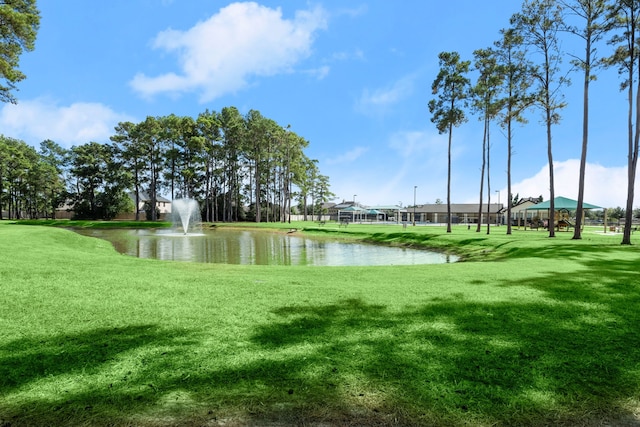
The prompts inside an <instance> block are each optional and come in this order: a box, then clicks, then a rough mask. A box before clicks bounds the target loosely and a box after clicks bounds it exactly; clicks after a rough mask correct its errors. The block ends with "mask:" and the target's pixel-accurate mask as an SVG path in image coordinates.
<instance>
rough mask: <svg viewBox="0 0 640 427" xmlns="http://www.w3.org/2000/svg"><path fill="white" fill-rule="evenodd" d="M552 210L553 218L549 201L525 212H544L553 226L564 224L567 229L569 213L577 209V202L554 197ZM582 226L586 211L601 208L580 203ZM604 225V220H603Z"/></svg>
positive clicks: (569, 222) (528, 208)
mask: <svg viewBox="0 0 640 427" xmlns="http://www.w3.org/2000/svg"><path fill="white" fill-rule="evenodd" d="M553 208H554V210H555V212H553V217H552V215H551V212H549V210H550V209H551V201H550V200H547V201H545V202H540V203H537V204H535V205H533V206H529V207H527V210H530V211H543V210H546V211H547V212H548V218H549V219H550V220H551V218H553V226H555V227H558V228H559V227H560V226H561V225H560V224H561V223H563V224H564V226H565V227H567V229H568V228H569V226H572V225H573V224H572V223H571V219H570V218H569V212H570V211H575V210H576V209H578V201H577V200H573V199H569V198H567V197H556V198H554V199H553ZM582 209H584V210H583V211H582V224H583V225H584V211H585V210H587V209H603V208H602V207H601V206H596V205H592V204H591V203H584V202H583V203H582ZM605 223H606V220H605Z"/></svg>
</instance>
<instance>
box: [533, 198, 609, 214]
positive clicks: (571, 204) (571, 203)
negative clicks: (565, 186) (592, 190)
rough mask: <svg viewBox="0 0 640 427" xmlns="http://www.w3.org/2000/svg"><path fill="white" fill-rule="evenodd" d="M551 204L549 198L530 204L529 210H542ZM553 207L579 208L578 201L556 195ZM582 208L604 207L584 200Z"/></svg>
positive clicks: (572, 209)
mask: <svg viewBox="0 0 640 427" xmlns="http://www.w3.org/2000/svg"><path fill="white" fill-rule="evenodd" d="M550 205H551V201H550V200H547V201H546V202H541V203H538V204H536V205H533V206H529V207H528V208H527V210H530V211H540V210H544V209H549V208H550V207H551V206H550ZM553 207H554V209H556V210H558V209H567V210H571V211H574V210H576V209H577V208H578V201H577V200H573V199H569V198H567V197H556V198H555V199H553ZM582 208H583V209H602V207H601V206H596V205H592V204H590V203H584V202H583V203H582Z"/></svg>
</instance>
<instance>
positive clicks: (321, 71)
mask: <svg viewBox="0 0 640 427" xmlns="http://www.w3.org/2000/svg"><path fill="white" fill-rule="evenodd" d="M329 71H331V67H329V66H328V65H323V66H321V67H318V68H314V69H311V70H306V71H304V72H305V73H306V74H308V75H310V76H312V77H315V78H316V79H318V80H322V79H324V78H325V77H327V76H328V75H329Z"/></svg>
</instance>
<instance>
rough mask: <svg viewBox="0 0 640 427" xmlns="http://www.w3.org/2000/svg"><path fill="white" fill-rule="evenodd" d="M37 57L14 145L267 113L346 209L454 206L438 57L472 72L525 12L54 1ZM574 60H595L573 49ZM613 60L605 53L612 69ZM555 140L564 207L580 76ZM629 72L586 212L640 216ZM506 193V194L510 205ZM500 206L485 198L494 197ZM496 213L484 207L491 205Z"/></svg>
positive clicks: (612, 86)
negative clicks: (438, 120)
mask: <svg viewBox="0 0 640 427" xmlns="http://www.w3.org/2000/svg"><path fill="white" fill-rule="evenodd" d="M39 8H40V10H41V17H42V18H41V19H42V21H41V28H40V31H39V34H38V39H37V43H36V49H35V51H33V52H30V53H27V54H24V55H23V56H22V58H21V64H20V68H21V70H22V71H23V72H25V74H27V79H26V80H25V81H23V82H21V83H20V84H19V91H18V92H17V96H18V100H19V103H18V105H2V106H0V132H1V133H3V134H5V135H7V136H11V137H15V138H19V139H22V140H24V141H26V142H28V143H30V144H33V145H34V146H38V145H39V143H40V142H41V141H42V140H44V139H52V140H54V141H56V142H58V143H59V144H61V145H62V146H65V147H71V146H72V145H79V144H84V143H87V142H90V141H97V142H108V141H109V136H110V135H112V133H113V127H114V126H115V125H116V124H117V123H118V122H119V121H124V120H131V121H141V120H143V119H144V118H145V117H146V116H148V115H151V116H161V115H167V114H171V113H174V114H176V115H190V116H193V117H196V116H197V115H198V113H200V112H203V111H204V110H205V109H209V110H215V111H220V110H221V109H222V108H223V107H225V106H236V107H238V108H239V109H240V111H241V112H242V113H246V112H248V111H249V110H250V109H256V110H259V111H260V112H261V113H262V114H263V115H264V116H266V117H269V118H271V119H274V120H275V121H277V122H278V123H279V124H280V125H282V126H287V125H288V124H290V125H291V128H292V130H294V131H295V132H296V133H297V134H298V135H300V136H302V137H304V138H306V139H307V140H308V141H309V142H310V145H309V148H308V150H307V155H308V156H309V157H311V158H314V159H317V160H318V162H319V167H320V170H321V172H322V173H323V174H325V175H328V176H329V177H330V182H331V189H332V191H333V192H334V193H335V194H336V201H340V200H343V199H345V200H352V199H353V198H354V195H355V198H356V201H357V202H360V203H363V204H365V205H369V206H371V205H382V204H398V203H402V204H403V205H409V204H413V197H414V186H417V190H416V201H417V203H418V204H421V203H433V202H434V201H435V200H436V199H441V200H443V201H446V195H447V194H446V178H447V167H446V164H447V163H446V160H447V157H446V156H447V150H446V147H447V136H446V135H439V134H438V132H437V130H436V128H435V126H434V125H433V123H431V121H430V114H429V111H428V108H427V104H428V102H429V100H430V99H431V98H432V97H433V95H432V94H431V83H432V82H433V80H434V78H435V77H436V75H437V73H438V58H437V55H438V53H439V52H441V51H451V50H455V51H458V52H460V54H461V56H462V57H463V58H465V59H471V57H472V52H473V51H474V50H475V49H479V48H486V47H488V46H490V45H492V43H493V42H494V41H495V40H496V39H497V38H498V36H499V30H500V29H502V28H506V27H508V25H509V17H510V16H511V15H512V14H513V13H515V12H518V11H519V9H520V2H519V1H517V0H491V1H485V2H479V1H477V0H451V1H447V2H442V1H431V0H428V1H425V0H398V1H388V0H362V1H357V0H356V1H345V0H327V1H320V2H303V1H299V0H281V1H271V0H264V1H259V2H255V3H252V2H237V3H231V2H226V1H212V0H211V1H205V0H179V1H178V0H112V1H109V2H90V3H87V2H86V1H84V0H62V1H40V2H39ZM563 40H564V41H563V48H564V49H565V50H566V51H567V54H566V58H567V60H566V61H565V65H567V66H569V59H570V55H571V54H574V55H579V54H580V53H581V48H582V46H581V45H580V44H579V43H578V41H577V40H576V39H574V38H572V37H571V36H568V35H567V36H565V37H564V38H563ZM608 51H609V47H608V46H606V44H603V45H602V46H600V52H601V54H603V55H604V54H606V53H608ZM571 77H572V80H573V81H574V83H573V85H572V86H571V87H569V88H567V89H566V90H565V97H566V101H567V102H568V107H567V108H566V109H565V110H564V111H563V112H562V121H561V123H560V125H559V126H556V127H555V128H554V160H555V171H556V195H562V196H566V197H571V198H576V197H577V181H578V159H579V157H580V146H581V129H582V104H581V100H582V84H581V76H580V74H579V73H574V74H572V75H571ZM619 84H620V80H619V78H618V75H617V71H616V70H603V71H600V72H599V76H598V80H597V81H596V82H594V83H593V84H592V93H591V99H592V104H591V128H590V146H589V156H588V162H589V166H588V168H587V189H586V195H585V201H587V202H589V203H593V204H596V205H601V206H606V207H613V206H624V205H625V202H626V152H627V151H626V150H627V148H626V147H627V145H626V144H627V142H626V132H627V131H626V127H625V126H626V124H625V121H626V99H625V95H624V94H622V93H620V92H619ZM544 132H545V131H544V127H543V125H542V123H541V121H540V116H539V113H537V112H531V113H530V114H529V124H527V125H524V126H519V127H517V128H516V129H515V139H514V150H513V151H514V156H513V165H512V169H513V170H512V183H513V193H514V194H516V193H518V194H519V195H520V196H522V197H526V196H536V197H537V196H539V195H542V196H543V197H544V198H545V199H548V197H549V190H548V172H547V170H548V169H547V156H546V139H545V133H544ZM481 142H482V128H481V126H480V123H479V121H478V118H477V117H473V116H470V117H469V121H468V122H467V123H466V124H464V125H462V126H461V127H459V128H456V129H454V133H453V164H452V202H454V203H466V202H476V201H477V194H478V189H479V175H480V155H481ZM491 156H492V157H491V179H492V191H491V195H492V202H497V201H498V200H497V198H498V195H500V196H501V200H500V201H501V202H503V203H504V202H505V197H506V141H505V139H504V136H503V135H502V133H501V131H500V129H499V128H498V127H497V126H494V128H493V134H492V151H491ZM498 192H499V193H498ZM485 193H486V190H485ZM485 200H486V199H485ZM636 204H637V203H636Z"/></svg>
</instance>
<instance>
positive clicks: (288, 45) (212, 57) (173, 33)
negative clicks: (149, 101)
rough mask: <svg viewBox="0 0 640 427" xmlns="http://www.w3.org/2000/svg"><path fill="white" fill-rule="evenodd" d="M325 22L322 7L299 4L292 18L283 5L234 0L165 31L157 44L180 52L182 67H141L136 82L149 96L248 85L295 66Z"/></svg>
mask: <svg viewBox="0 0 640 427" xmlns="http://www.w3.org/2000/svg"><path fill="white" fill-rule="evenodd" d="M325 27H326V13H325V11H324V10H323V9H322V8H320V7H316V8H314V9H311V10H299V11H297V12H296V13H295V17H294V18H293V19H292V20H287V19H283V17H282V11H281V10H280V8H277V9H270V8H268V7H265V6H261V5H259V4H257V3H254V2H246V3H232V4H230V5H228V6H226V7H224V8H222V9H220V11H219V12H218V13H217V14H216V15H213V16H212V17H211V18H209V19H208V20H206V21H204V22H199V23H198V24H196V25H195V26H194V27H192V28H190V29H188V30H186V31H178V30H172V29H169V30H166V31H163V32H161V33H159V34H158V35H157V37H156V39H155V41H154V48H157V49H163V50H165V51H167V52H173V53H176V54H177V55H178V65H179V67H180V69H181V71H180V72H179V73H174V72H171V73H166V74H162V75H159V76H156V77H149V76H146V75H145V74H142V73H139V74H137V75H136V76H135V77H134V78H133V80H132V81H131V86H132V87H133V88H134V90H136V91H137V92H139V93H140V94H142V95H143V96H152V95H155V94H158V93H163V92H168V93H174V94H175V93H182V92H189V91H200V100H201V101H202V102H206V101H210V100H212V99H215V98H218V97H220V96H222V95H224V94H226V93H233V92H236V91H238V90H240V89H243V88H244V87H246V86H247V85H249V84H250V78H251V77H254V76H269V75H275V74H279V73H286V72H290V71H291V68H292V67H293V66H294V65H295V64H296V63H297V62H299V61H300V60H302V59H303V58H306V57H308V56H309V55H310V54H311V47H312V44H313V41H314V35H315V33H316V31H318V30H320V29H324V28H325Z"/></svg>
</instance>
